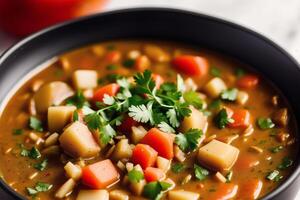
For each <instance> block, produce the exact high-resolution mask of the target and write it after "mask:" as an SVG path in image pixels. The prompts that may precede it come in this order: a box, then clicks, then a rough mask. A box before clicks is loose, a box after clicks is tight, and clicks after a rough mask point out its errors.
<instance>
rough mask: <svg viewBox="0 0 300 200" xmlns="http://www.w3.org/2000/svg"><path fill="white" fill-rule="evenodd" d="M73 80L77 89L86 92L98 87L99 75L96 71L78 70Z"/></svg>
mask: <svg viewBox="0 0 300 200" xmlns="http://www.w3.org/2000/svg"><path fill="white" fill-rule="evenodd" d="M72 78H73V84H74V86H75V87H76V89H79V90H85V89H92V88H95V87H97V79H98V74H97V72H96V71H95V70H76V71H75V72H74V73H73V77H72Z"/></svg>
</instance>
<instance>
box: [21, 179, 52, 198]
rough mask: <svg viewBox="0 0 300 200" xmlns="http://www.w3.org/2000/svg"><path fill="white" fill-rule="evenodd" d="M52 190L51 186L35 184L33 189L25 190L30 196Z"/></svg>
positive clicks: (40, 183) (41, 183)
mask: <svg viewBox="0 0 300 200" xmlns="http://www.w3.org/2000/svg"><path fill="white" fill-rule="evenodd" d="M51 188H52V185H51V184H48V183H43V182H37V183H36V185H35V187H34V188H30V187H27V188H26V190H27V192H28V194H29V195H30V196H34V195H36V194H38V193H40V192H47V191H48V190H50V189H51Z"/></svg>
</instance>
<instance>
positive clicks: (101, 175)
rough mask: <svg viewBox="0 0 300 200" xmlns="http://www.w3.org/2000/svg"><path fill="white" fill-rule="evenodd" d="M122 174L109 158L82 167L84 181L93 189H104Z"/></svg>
mask: <svg viewBox="0 0 300 200" xmlns="http://www.w3.org/2000/svg"><path fill="white" fill-rule="evenodd" d="M119 177H120V175H119V173H118V171H117V170H116V168H115V167H114V165H113V163H112V162H111V161H110V160H109V159H107V160H102V161H100V162H97V163H94V164H91V165H87V166H85V167H83V168H82V183H83V184H84V185H86V186H88V187H90V188H92V189H103V188H106V187H107V186H109V185H111V184H113V183H114V182H116V181H117V180H118V179H119Z"/></svg>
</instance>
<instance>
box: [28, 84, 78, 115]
mask: <svg viewBox="0 0 300 200" xmlns="http://www.w3.org/2000/svg"><path fill="white" fill-rule="evenodd" d="M73 94H74V91H73V90H72V88H71V87H70V86H69V85H67V84H66V83H64V82H61V81H54V82H50V83H47V84H45V85H43V86H42V87H41V88H40V89H39V90H38V91H37V92H36V93H35V94H34V96H33V99H34V102H35V106H36V110H37V111H38V112H39V113H45V112H47V110H48V108H49V107H50V106H57V105H60V104H61V103H62V102H63V101H64V100H66V99H67V98H69V97H71V96H73Z"/></svg>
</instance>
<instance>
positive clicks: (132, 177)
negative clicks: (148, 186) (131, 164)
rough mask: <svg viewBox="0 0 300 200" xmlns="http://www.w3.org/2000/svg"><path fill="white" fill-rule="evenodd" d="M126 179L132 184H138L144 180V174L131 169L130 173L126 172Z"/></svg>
mask: <svg viewBox="0 0 300 200" xmlns="http://www.w3.org/2000/svg"><path fill="white" fill-rule="evenodd" d="M128 179H129V181H130V182H132V183H138V182H140V181H141V180H143V179H144V174H143V172H141V171H139V170H136V169H132V170H131V171H130V172H128Z"/></svg>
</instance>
